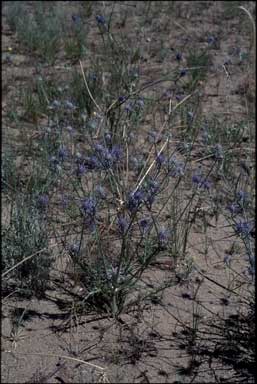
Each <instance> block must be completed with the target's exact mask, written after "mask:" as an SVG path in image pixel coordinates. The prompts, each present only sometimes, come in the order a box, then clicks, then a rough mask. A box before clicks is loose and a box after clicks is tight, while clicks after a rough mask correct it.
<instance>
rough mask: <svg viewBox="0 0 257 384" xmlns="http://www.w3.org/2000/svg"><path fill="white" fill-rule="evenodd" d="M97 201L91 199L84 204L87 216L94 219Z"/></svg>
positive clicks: (84, 201) (83, 207)
mask: <svg viewBox="0 0 257 384" xmlns="http://www.w3.org/2000/svg"><path fill="white" fill-rule="evenodd" d="M96 205H97V203H96V200H95V199H93V198H91V197H89V198H87V199H85V200H83V202H82V209H83V211H84V213H85V215H86V216H89V217H91V218H92V217H94V216H95V214H96Z"/></svg>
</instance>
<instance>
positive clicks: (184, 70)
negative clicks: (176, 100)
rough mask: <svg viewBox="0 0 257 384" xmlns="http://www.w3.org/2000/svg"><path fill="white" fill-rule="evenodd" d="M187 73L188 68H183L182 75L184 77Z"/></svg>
mask: <svg viewBox="0 0 257 384" xmlns="http://www.w3.org/2000/svg"><path fill="white" fill-rule="evenodd" d="M186 74H187V70H186V69H181V71H180V77H184V76H186Z"/></svg>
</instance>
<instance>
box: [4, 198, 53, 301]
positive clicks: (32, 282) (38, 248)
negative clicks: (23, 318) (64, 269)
mask: <svg viewBox="0 0 257 384" xmlns="http://www.w3.org/2000/svg"><path fill="white" fill-rule="evenodd" d="M2 240H3V241H2V254H3V258H2V270H3V272H4V275H5V274H7V276H6V277H5V279H4V280H3V285H4V288H7V287H8V281H9V278H10V277H11V278H13V279H14V280H15V282H16V284H17V288H18V289H19V291H20V293H22V294H26V295H29V296H30V295H31V294H35V295H36V296H39V297H40V296H42V295H44V292H45V290H46V288H47V286H48V281H49V272H50V267H51V257H50V255H49V253H48V251H47V245H48V240H47V234H46V231H45V224H44V214H42V212H40V209H38V208H37V207H36V205H35V203H34V204H33V203H31V202H29V201H28V200H27V199H26V198H24V197H23V196H21V197H19V198H17V200H16V201H14V202H13V205H12V208H11V217H10V222H9V224H8V225H6V226H5V227H4V229H3V239H2ZM36 253H39V254H38V255H35V257H33V258H28V257H29V256H31V255H33V254H36ZM26 258H28V260H27V261H25V262H24V263H21V262H22V260H24V259H26ZM20 263H21V265H18V264H20ZM16 264H17V268H16V267H15V266H16ZM9 269H13V271H12V272H10V273H9V272H8V271H9Z"/></svg>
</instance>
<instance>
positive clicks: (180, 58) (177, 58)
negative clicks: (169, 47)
mask: <svg viewBox="0 0 257 384" xmlns="http://www.w3.org/2000/svg"><path fill="white" fill-rule="evenodd" d="M176 60H177V61H180V60H182V54H181V53H180V52H177V54H176Z"/></svg>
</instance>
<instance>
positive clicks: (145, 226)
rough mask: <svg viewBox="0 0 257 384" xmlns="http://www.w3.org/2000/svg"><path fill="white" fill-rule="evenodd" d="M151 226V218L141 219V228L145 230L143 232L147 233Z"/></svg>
mask: <svg viewBox="0 0 257 384" xmlns="http://www.w3.org/2000/svg"><path fill="white" fill-rule="evenodd" d="M149 227H150V221H149V219H145V218H144V219H141V220H140V221H139V228H140V230H141V231H142V232H143V233H146V232H147V230H148V229H149Z"/></svg>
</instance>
